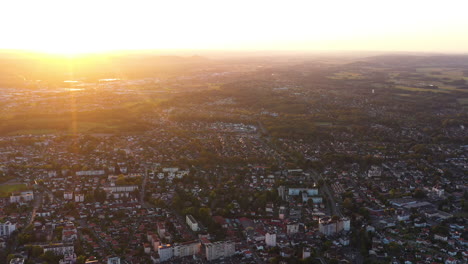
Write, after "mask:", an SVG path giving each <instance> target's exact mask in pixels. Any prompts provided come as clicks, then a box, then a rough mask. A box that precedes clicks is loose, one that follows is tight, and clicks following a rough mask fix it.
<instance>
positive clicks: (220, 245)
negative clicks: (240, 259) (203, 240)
mask: <svg viewBox="0 0 468 264" xmlns="http://www.w3.org/2000/svg"><path fill="white" fill-rule="evenodd" d="M234 253H236V246H235V244H234V242H231V241H218V242H214V243H207V244H205V254H206V259H207V260H208V261H211V260H215V259H218V258H223V257H230V256H232V255H234Z"/></svg>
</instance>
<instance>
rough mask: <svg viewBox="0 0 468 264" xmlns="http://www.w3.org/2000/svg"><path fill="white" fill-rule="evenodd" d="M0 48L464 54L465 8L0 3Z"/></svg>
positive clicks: (362, 0) (451, 3)
mask: <svg viewBox="0 0 468 264" xmlns="http://www.w3.org/2000/svg"><path fill="white" fill-rule="evenodd" d="M0 25H1V31H0V34H1V35H0V36H1V41H0V49H27V50H34V51H45V52H52V53H85V52H101V51H112V50H122V49H125V50H127V49H130V50H135V49H217V50H223V49H228V50H301V51H323V50H326V51H335V50H337V51H348V50H350V51H353V50H370V51H422V52H463V53H466V52H468V1H466V0H445V1H440V0H437V1H436V0H425V1H423V0H411V1H410V0H392V1H383V0H382V1H375V0H354V1H349V0H342V1H339V0H327V1H317V0H308V1H294V0H289V1H275V0H268V1H263V0H237V1H223V0H196V1H180V0H171V1H156V0H153V1H138V0H132V1H118V0H113V1H105V0H94V1H87V0H69V1H67V0H60V1H58V0H57V1H47V0H41V1H37V0H33V1H21V0H16V1H2V2H1V3H0Z"/></svg>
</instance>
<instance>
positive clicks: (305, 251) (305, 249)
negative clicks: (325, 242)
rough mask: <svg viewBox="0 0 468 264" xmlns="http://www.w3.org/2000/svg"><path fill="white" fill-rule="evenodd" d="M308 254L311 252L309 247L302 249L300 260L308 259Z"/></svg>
mask: <svg viewBox="0 0 468 264" xmlns="http://www.w3.org/2000/svg"><path fill="white" fill-rule="evenodd" d="M310 252H311V250H310V247H304V248H303V249H302V259H306V258H308V257H310Z"/></svg>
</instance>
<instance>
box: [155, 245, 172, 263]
mask: <svg viewBox="0 0 468 264" xmlns="http://www.w3.org/2000/svg"><path fill="white" fill-rule="evenodd" d="M158 254H159V261H161V262H162V261H166V260H168V259H171V258H172V257H174V248H173V247H172V246H171V245H170V244H167V245H161V246H159V248H158Z"/></svg>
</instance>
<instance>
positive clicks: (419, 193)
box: [413, 189, 426, 199]
mask: <svg viewBox="0 0 468 264" xmlns="http://www.w3.org/2000/svg"><path fill="white" fill-rule="evenodd" d="M413 197H414V198H416V199H422V198H425V197H426V193H425V192H424V191H423V190H421V189H416V190H415V191H414V193H413Z"/></svg>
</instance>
